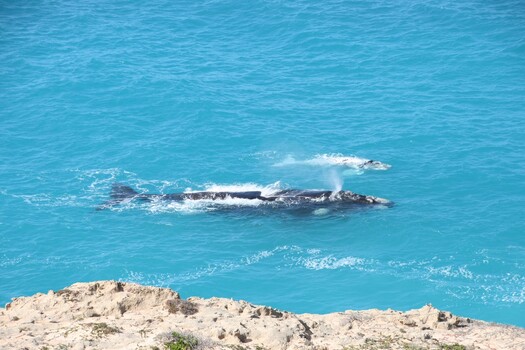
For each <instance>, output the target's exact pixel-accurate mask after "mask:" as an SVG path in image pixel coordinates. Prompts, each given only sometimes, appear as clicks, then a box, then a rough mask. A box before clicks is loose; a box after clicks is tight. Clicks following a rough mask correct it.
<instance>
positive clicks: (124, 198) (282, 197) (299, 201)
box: [98, 183, 392, 209]
mask: <svg viewBox="0 0 525 350" xmlns="http://www.w3.org/2000/svg"><path fill="white" fill-rule="evenodd" d="M110 197H111V200H109V201H107V202H105V203H104V204H102V205H101V206H100V207H99V208H98V209H104V208H108V207H111V206H114V205H118V204H120V203H122V202H128V201H132V200H139V201H146V202H151V201H188V200H211V201H220V200H225V199H246V200H260V201H263V202H273V203H275V204H288V205H308V204H314V205H315V204H332V203H333V204H360V205H391V204H392V203H391V202H390V201H388V200H386V199H383V198H379V197H374V196H367V195H362V194H357V193H354V192H351V191H317V190H293V189H291V190H281V191H277V192H274V193H272V194H271V195H268V196H264V195H263V194H262V193H261V192H260V191H242V192H230V191H226V192H209V191H202V192H180V193H170V194H149V193H139V192H137V191H135V190H134V189H132V188H131V187H129V186H125V185H122V184H119V183H116V184H113V187H112V189H111V195H110Z"/></svg>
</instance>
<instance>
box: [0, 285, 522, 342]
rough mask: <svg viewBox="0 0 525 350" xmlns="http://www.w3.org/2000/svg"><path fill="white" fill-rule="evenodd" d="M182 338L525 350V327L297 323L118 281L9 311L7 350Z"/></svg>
mask: <svg viewBox="0 0 525 350" xmlns="http://www.w3.org/2000/svg"><path fill="white" fill-rule="evenodd" d="M173 332H178V333H179V334H182V335H184V336H185V338H184V339H183V340H179V342H183V341H186V343H187V344H190V345H191V347H190V346H188V349H190V348H191V349H236V350H241V349H260V350H262V349H319V350H320V349H412V350H415V349H505V350H507V349H508V350H512V349H520V350H522V349H525V329H523V328H517V327H511V326H505V325H499V324H493V323H487V322H482V321H477V320H470V319H467V318H461V317H457V316H454V315H452V314H450V313H448V312H443V311H440V310H437V309H435V308H433V307H432V306H428V305H427V306H424V307H422V308H421V309H417V310H411V311H408V312H404V313H403V312H398V311H393V310H387V311H380V310H367V311H345V312H338V313H333V314H327V315H314V314H293V313H288V312H284V311H278V310H275V309H273V308H270V307H266V306H257V305H252V304H250V303H248V302H245V301H233V300H229V299H221V298H211V299H201V298H189V299H188V300H183V299H180V297H179V295H178V293H176V292H174V291H172V290H170V289H165V288H156V287H145V286H141V285H138V284H133V283H121V282H114V281H103V282H93V283H76V284H74V285H72V286H70V287H68V288H65V289H63V290H60V291H57V292H53V291H50V292H48V293H47V294H36V295H34V296H32V297H22V298H17V299H15V300H13V302H11V303H10V304H7V305H6V308H4V309H0V349H40V350H42V349H48V350H51V349H61V350H65V349H144V350H145V349H148V350H153V349H166V348H167V345H166V343H169V342H171V343H172V345H173V344H176V343H177V337H176V336H173ZM188 336H189V337H188ZM195 340H196V342H197V344H195ZM454 345H455V346H456V347H452V346H454ZM460 345H461V346H460ZM173 346H174V347H173V349H179V348H177V347H175V345H173ZM183 348H184V347H183Z"/></svg>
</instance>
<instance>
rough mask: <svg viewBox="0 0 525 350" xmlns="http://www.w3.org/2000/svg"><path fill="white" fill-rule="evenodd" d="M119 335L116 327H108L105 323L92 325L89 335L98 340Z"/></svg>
mask: <svg viewBox="0 0 525 350" xmlns="http://www.w3.org/2000/svg"><path fill="white" fill-rule="evenodd" d="M115 333H120V329H118V328H116V327H111V326H108V324H107V323H104V322H102V323H93V329H92V330H91V334H93V335H94V336H96V337H98V338H102V337H104V336H107V335H110V334H115Z"/></svg>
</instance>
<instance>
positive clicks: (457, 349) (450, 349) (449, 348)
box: [441, 343, 467, 350]
mask: <svg viewBox="0 0 525 350" xmlns="http://www.w3.org/2000/svg"><path fill="white" fill-rule="evenodd" d="M441 350H467V347H466V346H465V345H460V344H457V343H456V344H452V345H449V344H441Z"/></svg>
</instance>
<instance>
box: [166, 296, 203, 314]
mask: <svg viewBox="0 0 525 350" xmlns="http://www.w3.org/2000/svg"><path fill="white" fill-rule="evenodd" d="M166 306H167V307H168V311H169V312H170V313H171V314H176V313H178V312H180V313H181V314H183V315H186V316H189V315H193V314H196V313H197V312H199V307H198V306H197V304H195V303H192V302H191V301H188V300H183V299H172V300H168V301H166Z"/></svg>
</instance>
